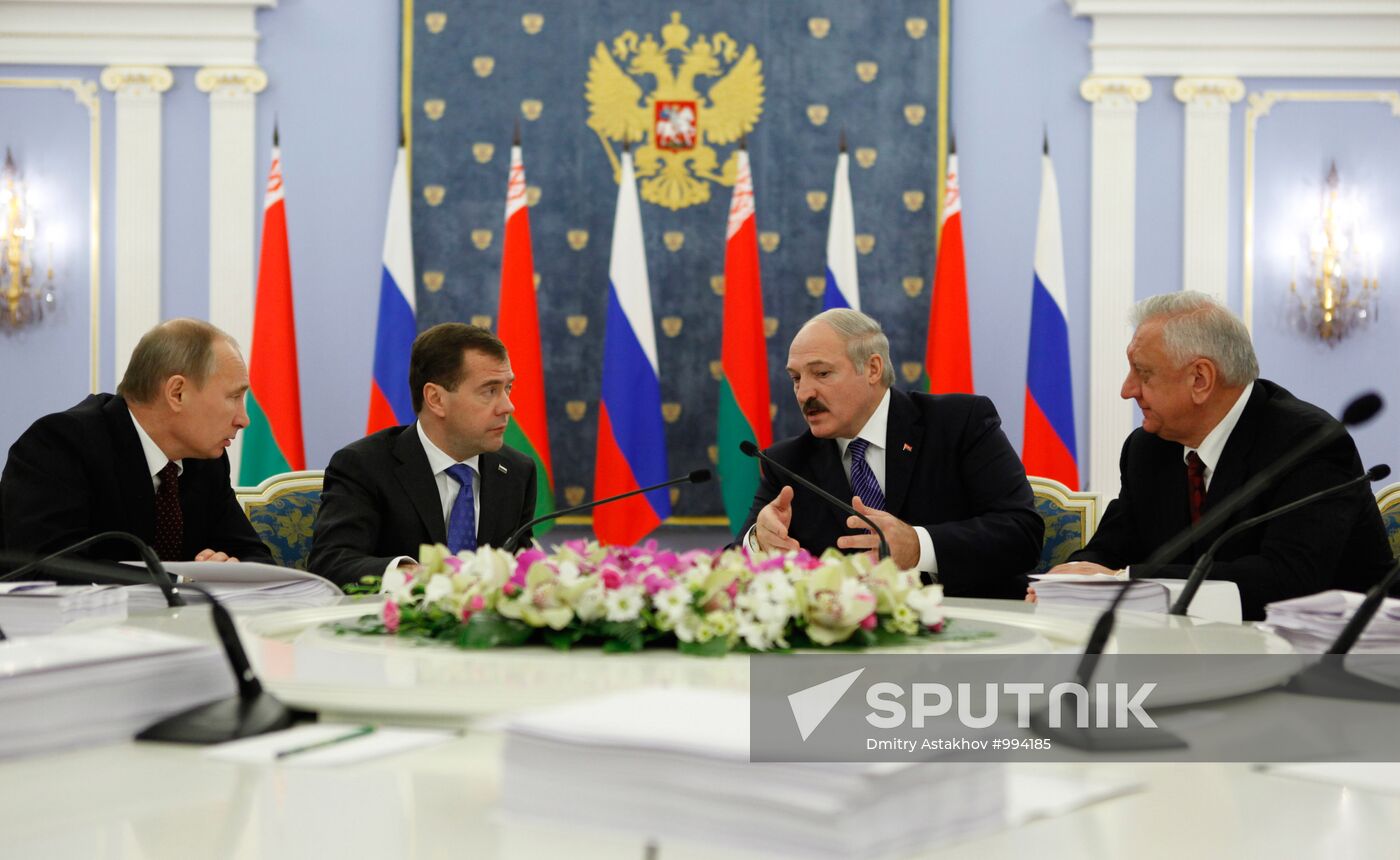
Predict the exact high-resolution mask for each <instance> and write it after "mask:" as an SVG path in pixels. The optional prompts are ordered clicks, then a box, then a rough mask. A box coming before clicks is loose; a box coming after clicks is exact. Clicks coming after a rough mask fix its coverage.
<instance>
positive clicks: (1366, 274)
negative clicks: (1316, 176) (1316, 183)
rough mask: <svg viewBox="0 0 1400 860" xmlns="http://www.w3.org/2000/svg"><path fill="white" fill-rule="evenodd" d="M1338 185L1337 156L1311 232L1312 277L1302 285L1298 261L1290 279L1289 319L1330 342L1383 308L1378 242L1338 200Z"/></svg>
mask: <svg viewBox="0 0 1400 860" xmlns="http://www.w3.org/2000/svg"><path fill="white" fill-rule="evenodd" d="M1337 185H1338V180H1337V164H1336V162H1333V163H1332V169H1331V170H1329V171H1328V172H1327V190H1326V191H1325V192H1323V195H1322V217H1321V219H1320V220H1319V221H1318V222H1317V223H1316V224H1315V225H1314V226H1313V229H1312V231H1311V232H1310V234H1309V236H1308V260H1309V269H1310V271H1309V279H1310V282H1309V283H1307V284H1304V286H1303V289H1302V290H1299V289H1298V278H1297V272H1296V262H1295V271H1294V273H1293V276H1292V278H1291V279H1290V283H1289V285H1288V297H1289V319H1290V320H1291V321H1292V323H1293V325H1294V326H1296V327H1297V329H1298V331H1299V332H1300V333H1303V334H1311V335H1315V336H1316V337H1318V338H1321V339H1322V340H1323V341H1325V342H1326V343H1327V344H1328V345H1335V344H1336V342H1337V341H1339V340H1341V339H1342V338H1344V337H1346V336H1347V335H1349V334H1352V333H1353V332H1355V331H1357V330H1359V329H1361V328H1363V327H1365V326H1366V325H1369V324H1370V323H1371V322H1372V321H1374V320H1375V319H1376V318H1377V315H1378V314H1379V313H1380V283H1379V280H1378V277H1377V274H1378V270H1377V259H1378V257H1379V252H1380V247H1379V245H1378V243H1377V242H1375V241H1374V240H1368V239H1366V238H1362V237H1361V236H1362V234H1361V233H1360V231H1359V230H1358V229H1357V225H1356V220H1357V219H1356V213H1355V212H1354V211H1346V209H1345V207H1343V206H1342V204H1340V203H1338V200H1337ZM1295 261H1296V257H1295ZM1358 275H1359V278H1358V277H1357V276H1358ZM1357 281H1359V287H1358V285H1357Z"/></svg>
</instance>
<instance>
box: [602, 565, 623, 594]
mask: <svg viewBox="0 0 1400 860" xmlns="http://www.w3.org/2000/svg"><path fill="white" fill-rule="evenodd" d="M621 585H622V574H620V573H618V572H617V571H616V570H614V569H613V568H608V569H607V570H604V571H603V587H604V588H606V589H608V590H609V591H612V590H613V589H615V588H617V587H619V586H621Z"/></svg>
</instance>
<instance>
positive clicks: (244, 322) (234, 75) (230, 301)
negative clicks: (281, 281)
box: [194, 66, 267, 356]
mask: <svg viewBox="0 0 1400 860" xmlns="http://www.w3.org/2000/svg"><path fill="white" fill-rule="evenodd" d="M194 81H195V86H197V87H199V90H200V92H205V93H208V94H209V321H210V322H212V323H213V324H214V325H216V326H218V327H219V328H221V329H223V330H224V331H226V332H228V333H229V334H231V335H233V337H234V338H235V339H236V340H237V341H238V343H239V345H240V346H241V347H243V351H244V354H245V356H246V354H247V351H248V348H249V347H250V346H251V345H252V339H253V290H254V287H255V285H256V283H255V278H256V275H255V267H256V265H257V250H256V249H255V248H254V244H253V243H254V239H255V237H256V236H257V210H256V208H255V207H256V204H257V201H258V200H259V199H261V198H260V196H259V193H258V192H259V191H261V190H262V183H261V182H259V181H258V177H257V175H256V171H257V148H256V143H255V141H254V140H253V136H254V134H255V130H256V122H257V115H256V113H255V111H254V108H255V106H256V104H255V96H256V95H257V94H258V93H260V92H262V91H263V89H264V88H266V87H267V75H266V74H264V73H263V71H262V69H259V68H257V67H255V66H238V67H217V66H208V67H205V68H203V69H200V70H199V72H198V74H196V75H195V79H194Z"/></svg>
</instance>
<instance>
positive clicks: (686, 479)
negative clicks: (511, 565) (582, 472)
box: [501, 469, 710, 552]
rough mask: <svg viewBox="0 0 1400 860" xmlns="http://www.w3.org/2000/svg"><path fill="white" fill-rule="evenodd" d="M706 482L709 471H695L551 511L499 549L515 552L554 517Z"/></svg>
mask: <svg viewBox="0 0 1400 860" xmlns="http://www.w3.org/2000/svg"><path fill="white" fill-rule="evenodd" d="M708 480H710V470H709V469H696V470H695V471H693V472H691V473H690V474H688V475H682V476H681V477H679V478H672V479H671V480H669V481H663V482H662V483H660V484H656V485H654V486H650V487H642V488H641V489H640V490H629V491H628V492H626V493H618V494H617V495H616V496H609V497H607V498H606V499H596V500H594V501H591V502H584V503H583V504H581V505H574V506H573V507H572V508H564V509H563V510H562V511H552V512H550V513H547V514H545V515H543V516H539V517H535V518H534V519H533V520H530V521H529V522H528V523H526V524H525V525H523V526H521V527H520V528H518V529H516V530H515V531H513V532H511V535H510V537H508V538H506V541H505V543H503V544H501V549H503V550H505V551H506V552H515V550H516V548H517V547H518V545H519V543H520V538H521V536H523V535H524V534H525V533H526V532H528V531H529V530H530V529H532V528H534V527H535V526H537V525H539V524H540V523H543V522H548V521H549V520H552V519H554V518H556V517H562V516H566V515H568V514H574V513H578V512H579V511H586V510H589V509H591V508H596V507H598V506H599V505H606V504H607V503H608V502H615V501H617V500H618V499H625V498H627V497H628V496H636V495H640V494H642V493H650V492H651V491H652V490H664V489H666V488H667V487H670V486H673V485H675V484H703V483H705V482H706V481H708Z"/></svg>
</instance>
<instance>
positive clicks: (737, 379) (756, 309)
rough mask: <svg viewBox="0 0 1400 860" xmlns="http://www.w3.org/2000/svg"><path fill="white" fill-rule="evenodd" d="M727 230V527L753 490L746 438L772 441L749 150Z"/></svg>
mask: <svg viewBox="0 0 1400 860" xmlns="http://www.w3.org/2000/svg"><path fill="white" fill-rule="evenodd" d="M738 165H739V170H738V174H737V175H736V177H735V181H734V197H733V198H732V199H731V200H730V203H729V229H728V230H727V232H726V236H727V239H726V241H725V246H724V334H723V339H722V341H721V352H720V364H721V365H722V366H723V368H724V376H723V377H722V378H721V379H720V383H719V440H718V447H719V463H718V465H719V485H720V493H721V495H722V496H723V497H724V512H725V513H726V514H728V516H729V525H730V528H733V529H737V528H739V526H740V525H741V524H742V523H743V522H744V519H745V517H746V516H747V515H748V512H749V506H750V505H751V504H752V503H753V495H754V491H755V490H757V489H758V460H756V459H754V458H752V457H746V456H744V455H743V454H742V453H740V451H739V443H740V442H744V441H748V442H752V443H753V444H755V445H757V446H758V447H759V448H767V447H768V446H769V445H771V444H773V422H772V419H771V418H770V415H769V412H768V404H769V400H770V398H769V393H768V348H767V345H766V344H765V343H764V337H763V287H762V284H761V282H760V278H759V272H758V231H757V228H756V226H755V223H754V222H755V219H754V201H753V175H752V174H751V173H750V172H749V153H748V151H747V150H746V149H740V150H739V160H738Z"/></svg>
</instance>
